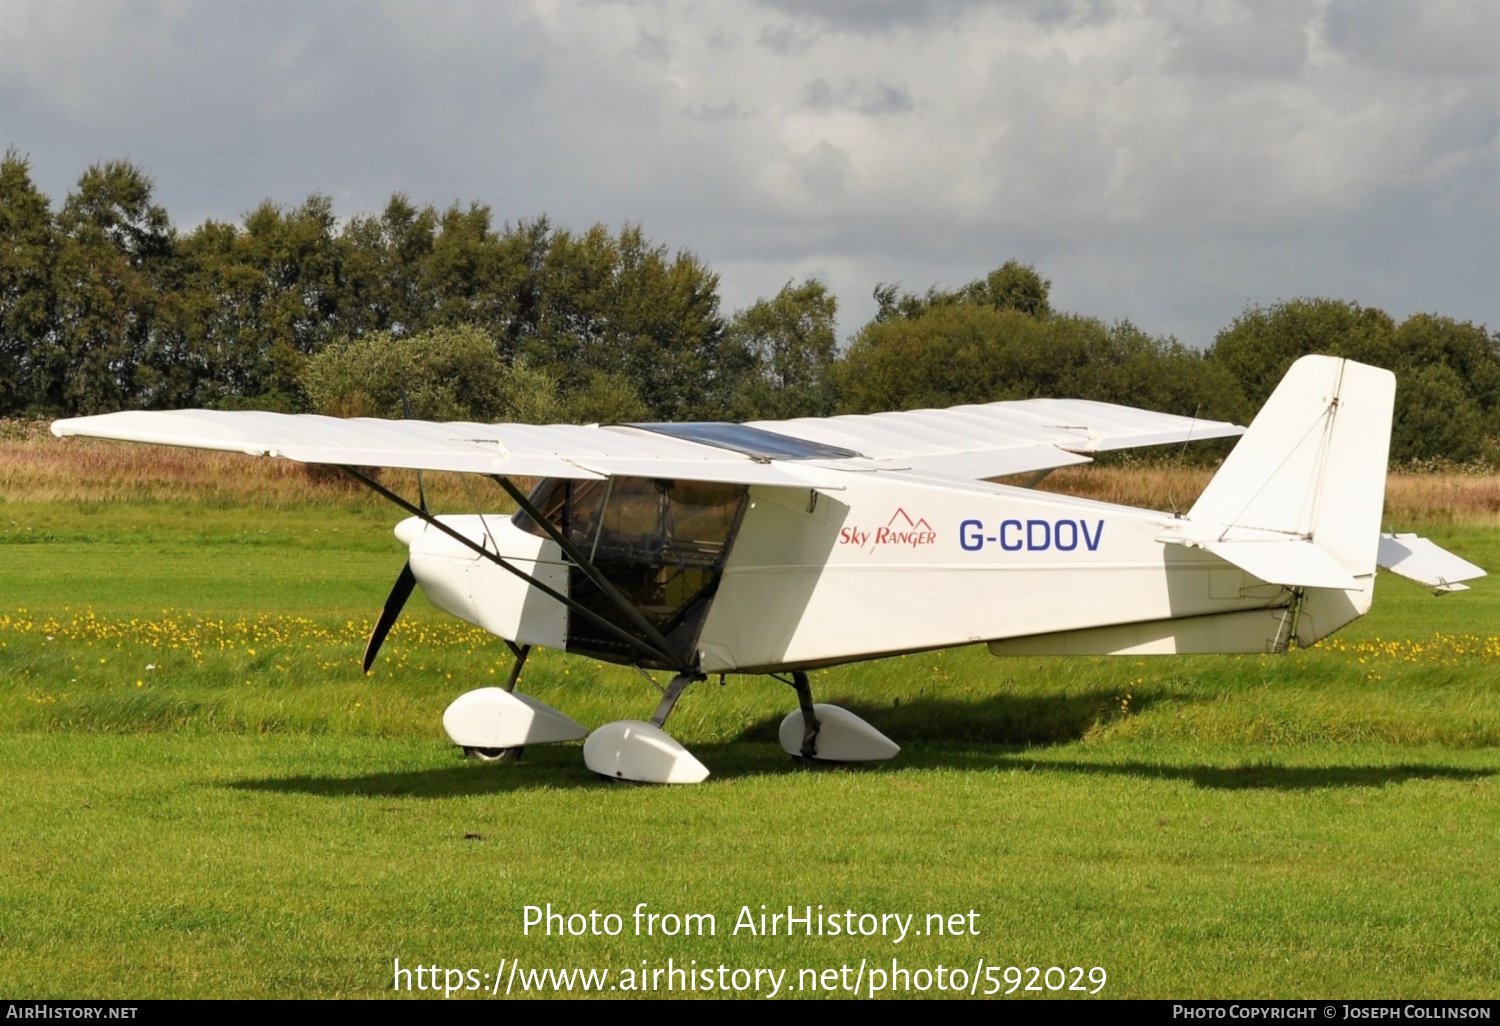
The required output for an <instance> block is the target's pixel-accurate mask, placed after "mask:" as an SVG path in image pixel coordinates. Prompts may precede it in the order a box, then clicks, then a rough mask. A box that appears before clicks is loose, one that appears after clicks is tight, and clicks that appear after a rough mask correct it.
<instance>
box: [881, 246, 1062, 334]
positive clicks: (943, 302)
mask: <svg viewBox="0 0 1500 1026" xmlns="http://www.w3.org/2000/svg"><path fill="white" fill-rule="evenodd" d="M1051 292H1052V283H1051V282H1050V281H1048V280H1047V279H1046V278H1043V277H1042V276H1041V275H1040V274H1039V273H1037V270H1036V268H1034V267H1032V266H1031V265H1030V264H1023V263H1021V262H1020V261H1018V260H1007V261H1006V262H1005V263H1004V264H1002V265H1000V267H998V268H996V269H995V270H993V271H991V272H990V273H989V274H987V275H986V276H985V277H983V278H976V279H975V280H974V281H971V282H969V283H968V284H967V285H964V286H961V287H959V288H957V289H953V290H951V291H949V290H945V289H940V288H938V287H937V286H936V285H934V286H932V287H931V288H929V289H928V290H927V292H926V293H925V294H924V295H920V296H919V295H916V294H915V293H911V292H902V291H901V287H900V285H894V284H886V283H881V284H879V285H876V286H875V293H874V295H875V303H876V311H875V320H876V321H879V322H882V323H884V322H885V321H891V320H897V319H901V318H905V319H908V320H909V319H911V318H914V317H921V316H922V315H923V314H925V313H927V312H928V311H929V310H932V309H935V308H937V307H940V306H954V305H968V306H983V307H989V308H990V309H992V310H1014V311H1016V312H1017V313H1023V314H1027V315H1029V316H1031V317H1047V316H1049V315H1050V314H1051V313H1052V304H1051V300H1050V298H1049V297H1050V295H1051Z"/></svg>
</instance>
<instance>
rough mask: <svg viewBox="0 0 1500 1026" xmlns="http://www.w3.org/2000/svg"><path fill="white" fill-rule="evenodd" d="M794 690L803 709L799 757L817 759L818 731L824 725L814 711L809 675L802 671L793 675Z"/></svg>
mask: <svg viewBox="0 0 1500 1026" xmlns="http://www.w3.org/2000/svg"><path fill="white" fill-rule="evenodd" d="M792 688H793V690H795V691H796V692H797V704H798V705H799V706H800V707H801V708H802V750H801V752H800V753H799V757H800V758H803V759H812V758H816V757H817V754H818V731H820V730H822V729H823V725H822V724H821V723H819V722H818V714H817V713H816V712H814V711H813V698H812V685H811V684H809V683H808V681H807V674H805V673H803V672H802V671H801V670H798V671H796V672H795V673H793V674H792Z"/></svg>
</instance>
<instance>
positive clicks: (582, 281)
mask: <svg viewBox="0 0 1500 1026" xmlns="http://www.w3.org/2000/svg"><path fill="white" fill-rule="evenodd" d="M533 230H534V226H533ZM517 235H518V236H519V237H520V239H521V240H523V241H527V242H530V241H532V239H534V235H528V234H527V233H526V226H522V228H521V230H519V231H518V232H517ZM546 241H547V245H546V250H545V255H544V256H543V257H542V262H541V266H540V267H534V268H529V269H530V270H531V271H532V275H533V277H532V281H531V282H529V283H528V285H529V288H527V289H526V291H524V292H523V293H522V294H521V295H520V296H519V297H518V302H517V304H516V307H517V313H518V316H519V318H520V322H519V323H518V324H516V325H514V327H513V331H512V334H513V336H519V338H518V339H517V352H518V354H520V355H523V356H526V357H527V358H528V359H530V360H531V361H532V362H534V363H536V364H539V365H544V366H547V367H549V368H550V369H552V371H553V372H554V373H555V374H557V375H558V376H559V378H560V379H561V380H562V382H563V385H564V387H565V389H566V390H568V391H574V390H576V389H577V388H579V387H581V385H582V378H584V377H586V376H587V372H589V371H593V370H602V371H606V372H609V373H613V374H623V375H624V376H625V377H627V378H628V379H629V380H630V381H631V382H632V383H633V385H634V386H635V389H636V391H637V394H638V395H639V396H640V398H641V401H642V402H644V403H645V405H646V408H647V409H648V410H649V411H650V413H651V416H653V417H655V418H657V419H660V420H691V419H694V418H695V417H700V418H701V417H714V416H718V415H719V414H720V412H721V411H722V410H723V409H725V408H727V406H728V403H729V400H730V396H729V395H728V394H727V392H726V389H725V387H724V382H723V380H722V376H721V375H720V373H719V371H720V366H719V365H720V360H721V357H722V348H723V339H724V321H723V318H721V317H720V315H719V296H718V285H719V279H718V276H717V275H716V274H714V273H712V272H711V271H710V270H709V269H708V268H707V267H706V266H705V265H704V264H703V263H702V262H701V261H699V260H698V258H697V257H695V256H693V255H692V254H691V253H687V252H678V253H676V254H675V255H669V254H668V252H667V248H666V247H665V246H659V245H653V244H651V243H650V242H649V241H648V240H647V239H646V237H645V236H644V234H643V233H642V232H641V229H640V227H639V226H638V225H626V226H625V227H624V228H622V229H621V230H620V233H619V235H618V236H613V235H611V234H610V233H609V231H608V230H607V229H605V228H604V227H603V226H602V225H595V226H594V227H593V228H591V229H590V230H589V231H587V232H585V233H583V234H582V235H573V234H572V233H570V232H566V231H553V232H552V233H551V234H550V236H549V237H548V238H547V240H546ZM528 319H529V320H530V323H527V320H528ZM517 329H518V330H517Z"/></svg>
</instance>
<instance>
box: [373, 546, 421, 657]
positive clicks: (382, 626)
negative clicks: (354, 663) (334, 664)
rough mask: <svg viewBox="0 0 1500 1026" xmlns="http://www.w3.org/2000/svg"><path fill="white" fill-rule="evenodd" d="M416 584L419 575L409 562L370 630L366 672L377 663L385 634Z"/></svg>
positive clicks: (389, 630)
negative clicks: (412, 570)
mask: <svg viewBox="0 0 1500 1026" xmlns="http://www.w3.org/2000/svg"><path fill="white" fill-rule="evenodd" d="M416 586H417V575H416V574H414V573H412V572H411V563H410V562H408V563H407V564H406V565H405V566H403V567H402V568H401V575H400V576H399V577H397V578H396V584H395V586H394V587H392V588H391V593H390V594H389V595H387V596H386V600H385V606H384V608H382V609H381V610H380V619H379V620H376V621H375V629H374V630H373V631H371V632H370V642H369V644H367V645H366V646H365V672H366V673H369V672H370V667H371V666H373V665H375V656H376V655H377V654H378V653H379V652H380V646H381V645H382V644H383V643H384V642H385V636H386V635H387V634H389V633H391V627H392V626H394V625H395V623H396V618H397V617H398V616H400V615H401V609H402V607H404V606H405V605H406V600H407V599H409V598H411V591H412V589H413V588H415V587H416Z"/></svg>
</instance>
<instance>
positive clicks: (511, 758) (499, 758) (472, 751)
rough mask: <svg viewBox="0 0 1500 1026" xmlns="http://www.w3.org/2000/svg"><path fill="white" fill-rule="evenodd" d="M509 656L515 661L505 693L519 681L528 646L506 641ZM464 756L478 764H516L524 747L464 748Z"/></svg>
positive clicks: (524, 752)
mask: <svg viewBox="0 0 1500 1026" xmlns="http://www.w3.org/2000/svg"><path fill="white" fill-rule="evenodd" d="M505 644H506V645H507V646H508V647H509V648H510V651H511V654H512V655H514V656H515V657H516V661H515V663H514V664H512V666H511V668H510V677H509V678H508V679H507V680H506V682H505V690H506V691H515V690H516V684H517V683H518V682H519V681H520V679H521V667H523V666H525V665H526V657H527V656H529V655H531V646H530V645H517V644H516V643H515V642H514V641H506V642H505ZM464 754H465V755H468V756H472V757H473V758H475V759H478V760H479V761H480V762H516V761H518V760H519V759H520V758H521V756H523V755H525V754H526V746H525V745H520V746H518V747H516V748H465V749H464Z"/></svg>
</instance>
